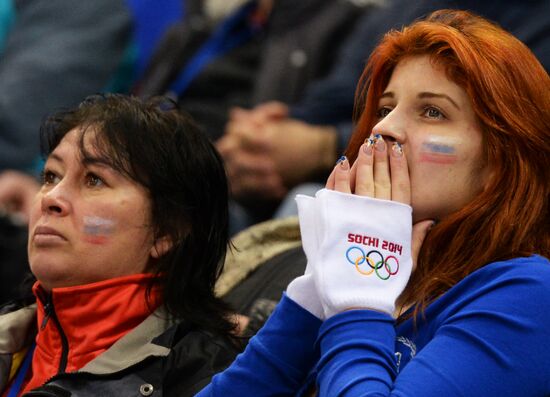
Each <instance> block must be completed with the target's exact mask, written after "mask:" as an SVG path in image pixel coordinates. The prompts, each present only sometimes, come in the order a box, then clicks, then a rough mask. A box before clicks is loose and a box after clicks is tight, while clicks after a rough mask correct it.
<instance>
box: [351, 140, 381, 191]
mask: <svg viewBox="0 0 550 397" xmlns="http://www.w3.org/2000/svg"><path fill="white" fill-rule="evenodd" d="M374 143H375V142H374V140H373V139H370V138H369V139H368V140H367V141H366V142H365V143H363V145H361V147H360V148H359V153H358V154H357V160H355V163H354V164H353V168H354V169H352V172H351V185H352V187H354V189H355V194H357V195H359V196H368V197H374V175H373V171H374V169H373V163H374V150H373V149H374Z"/></svg>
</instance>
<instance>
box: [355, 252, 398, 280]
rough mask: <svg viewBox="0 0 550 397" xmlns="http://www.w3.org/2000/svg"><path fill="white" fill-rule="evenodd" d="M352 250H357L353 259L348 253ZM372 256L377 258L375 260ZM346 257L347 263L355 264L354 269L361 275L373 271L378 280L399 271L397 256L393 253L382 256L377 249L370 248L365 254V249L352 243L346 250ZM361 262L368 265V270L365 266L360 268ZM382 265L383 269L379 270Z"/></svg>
mask: <svg viewBox="0 0 550 397" xmlns="http://www.w3.org/2000/svg"><path fill="white" fill-rule="evenodd" d="M354 250H355V251H359V252H357V254H358V255H357V256H356V257H355V258H354V259H353V258H350V253H352V251H354ZM373 256H374V258H375V259H378V260H377V261H375V260H374V259H373V258H372V257H373ZM346 259H347V260H348V262H349V263H351V264H352V265H355V269H357V271H358V272H359V273H361V274H362V275H364V276H370V275H371V274H373V273H375V274H376V275H377V276H378V278H379V279H380V280H387V279H389V278H390V277H391V276H395V275H396V274H397V273H398V272H399V261H398V260H397V258H396V257H395V256H393V255H390V256H388V257H387V258H384V256H383V255H382V254H381V253H380V252H378V251H377V250H371V251H369V252H367V253H366V254H365V251H363V249H362V248H361V247H358V246H356V245H354V246H353V247H350V248H348V250H347V251H346ZM363 263H366V264H367V265H368V268H369V270H364V268H365V267H363V269H362V268H361V265H362V264H363ZM382 266H383V267H384V270H383V271H381V269H382Z"/></svg>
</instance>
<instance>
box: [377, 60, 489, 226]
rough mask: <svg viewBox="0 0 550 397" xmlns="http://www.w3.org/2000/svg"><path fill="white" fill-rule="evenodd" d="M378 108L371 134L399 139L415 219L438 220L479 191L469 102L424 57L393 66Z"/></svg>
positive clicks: (482, 169)
mask: <svg viewBox="0 0 550 397" xmlns="http://www.w3.org/2000/svg"><path fill="white" fill-rule="evenodd" d="M378 112H379V113H378V114H379V117H380V119H379V122H378V124H376V126H375V127H374V128H373V133H374V134H381V135H383V136H386V137H391V138H393V139H396V140H397V141H399V142H401V143H404V151H405V154H406V156H407V158H408V165H409V173H410V178H411V186H412V207H413V220H414V221H415V222H417V221H420V220H423V219H441V218H443V217H445V216H446V215H448V214H450V213H451V212H453V211H456V210H458V209H461V208H463V207H464V205H465V204H467V203H468V202H469V201H470V200H472V198H474V197H475V196H476V195H477V194H478V193H479V192H480V191H482V190H483V187H484V185H485V183H486V181H487V179H488V174H489V171H488V167H487V166H486V165H485V164H484V161H483V158H482V144H483V140H482V134H481V128H480V126H479V123H478V122H477V120H476V116H475V113H474V111H473V108H472V104H471V101H470V99H469V97H468V95H467V94H466V91H464V89H462V88H461V87H459V86H458V85H456V84H455V83H453V82H452V81H451V80H449V79H448V78H447V77H446V75H445V73H444V71H443V70H442V69H441V68H438V67H437V66H435V67H434V65H432V63H431V62H430V58H429V57H428V56H418V57H411V58H406V59H404V60H403V61H401V62H399V63H398V64H397V66H396V68H395V69H394V71H393V74H392V76H391V79H390V82H389V84H388V86H387V87H386V89H385V90H384V92H383V94H382V96H381V98H380V100H379V105H378Z"/></svg>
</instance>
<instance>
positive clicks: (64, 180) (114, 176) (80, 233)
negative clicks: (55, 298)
mask: <svg viewBox="0 0 550 397" xmlns="http://www.w3.org/2000/svg"><path fill="white" fill-rule="evenodd" d="M94 134H95V132H94V131H93V130H90V131H88V132H87V133H86V135H85V141H84V146H85V148H86V149H87V151H88V152H89V153H90V154H91V155H92V157H93V155H94V153H95V151H94V148H93V147H92V145H91V143H90V142H91V141H92V139H93V136H94ZM80 137H81V132H80V131H79V130H78V129H74V130H72V131H70V132H69V133H67V135H65V137H64V138H63V139H62V140H61V142H60V143H59V145H58V146H57V147H56V148H55V150H54V151H53V152H52V153H51V155H50V156H49V157H48V160H47V161H46V164H45V168H44V182H43V185H42V188H41V190H40V192H39V193H38V194H37V196H36V198H35V201H34V203H33V206H32V210H31V215H30V220H29V242H28V254H29V262H30V266H31V270H32V272H33V273H34V275H35V276H36V277H37V279H38V280H39V281H40V282H41V284H42V285H43V286H44V287H45V288H46V289H51V288H55V287H66V286H73V285H82V284H88V283H92V282H96V281H101V280H106V279H109V278H113V277H118V276H125V275H130V274H136V273H142V272H146V271H147V270H148V269H147V264H148V263H149V258H150V257H151V255H154V249H153V235H152V232H151V227H150V217H151V208H150V200H149V197H148V194H147V192H146V190H145V189H144V188H143V187H142V186H141V185H139V184H137V183H136V182H134V181H132V180H130V179H128V178H126V177H124V176H123V175H121V174H120V173H118V172H116V171H115V170H114V169H113V168H111V167H109V166H108V165H106V164H104V163H102V162H101V161H98V162H94V161H93V160H92V161H86V162H84V161H83V159H82V158H81V155H80V150H79V140H80Z"/></svg>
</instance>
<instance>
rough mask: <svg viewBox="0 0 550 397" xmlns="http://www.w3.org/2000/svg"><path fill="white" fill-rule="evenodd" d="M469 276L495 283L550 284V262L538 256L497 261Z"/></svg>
mask: <svg viewBox="0 0 550 397" xmlns="http://www.w3.org/2000/svg"><path fill="white" fill-rule="evenodd" d="M471 276H475V277H483V278H485V277H490V278H491V279H494V280H495V281H499V282H503V281H505V280H518V281H519V280H524V281H526V282H528V281H529V282H542V283H550V260H548V258H545V257H543V256H540V255H531V256H526V257H516V258H512V259H508V260H503V261H497V262H492V263H489V264H487V265H486V266H484V267H482V268H481V269H478V270H477V271H475V272H473V273H472V275H471Z"/></svg>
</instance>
